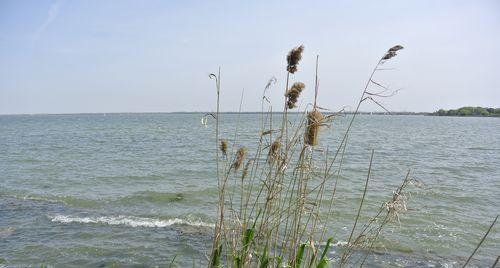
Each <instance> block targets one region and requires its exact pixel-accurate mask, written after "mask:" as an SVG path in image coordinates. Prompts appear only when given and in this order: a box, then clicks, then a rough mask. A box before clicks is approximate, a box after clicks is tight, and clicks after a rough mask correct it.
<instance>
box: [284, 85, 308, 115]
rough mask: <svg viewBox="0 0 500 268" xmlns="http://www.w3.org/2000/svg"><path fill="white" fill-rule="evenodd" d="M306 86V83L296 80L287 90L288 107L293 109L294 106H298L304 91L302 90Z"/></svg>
mask: <svg viewBox="0 0 500 268" xmlns="http://www.w3.org/2000/svg"><path fill="white" fill-rule="evenodd" d="M305 87H306V85H304V83H302V82H295V83H293V85H292V87H291V88H290V89H289V90H287V91H286V93H285V96H286V99H287V101H286V106H287V107H288V109H293V108H294V107H296V104H297V100H298V99H299V96H300V93H301V92H302V90H304V88H305Z"/></svg>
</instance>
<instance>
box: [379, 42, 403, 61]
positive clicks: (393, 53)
mask: <svg viewBox="0 0 500 268" xmlns="http://www.w3.org/2000/svg"><path fill="white" fill-rule="evenodd" d="M401 49H403V46H400V45H396V46H393V47H391V48H389V50H387V52H386V53H385V55H384V57H382V60H388V59H390V58H393V57H395V56H396V55H397V53H396V52H397V51H398V50H401Z"/></svg>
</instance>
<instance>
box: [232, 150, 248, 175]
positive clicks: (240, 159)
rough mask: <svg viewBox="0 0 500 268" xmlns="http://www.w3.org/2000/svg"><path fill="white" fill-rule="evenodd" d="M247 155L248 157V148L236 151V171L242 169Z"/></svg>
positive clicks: (234, 164)
mask: <svg viewBox="0 0 500 268" xmlns="http://www.w3.org/2000/svg"><path fill="white" fill-rule="evenodd" d="M246 155H247V148H246V147H241V148H239V149H238V151H236V159H235V160H234V163H233V168H234V170H238V169H239V168H240V167H241V164H242V163H243V160H245V156H246Z"/></svg>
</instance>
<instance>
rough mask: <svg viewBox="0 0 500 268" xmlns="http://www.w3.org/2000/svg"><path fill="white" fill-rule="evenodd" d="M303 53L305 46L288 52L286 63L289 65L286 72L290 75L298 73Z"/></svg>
mask: <svg viewBox="0 0 500 268" xmlns="http://www.w3.org/2000/svg"><path fill="white" fill-rule="evenodd" d="M302 52H304V45H300V46H298V47H296V48H293V49H292V50H290V52H288V55H287V56H286V61H287V62H288V65H287V66H286V70H287V71H289V72H290V73H292V74H293V73H295V72H296V71H297V65H299V61H300V60H301V59H302Z"/></svg>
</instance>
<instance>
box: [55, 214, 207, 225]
mask: <svg viewBox="0 0 500 268" xmlns="http://www.w3.org/2000/svg"><path fill="white" fill-rule="evenodd" d="M51 221H53V222H59V223H64V224H67V223H93V224H109V225H128V226H132V227H150V228H155V227H156V228H164V227H168V226H171V225H174V224H178V225H182V224H185V225H190V226H196V227H212V228H213V227H215V225H214V224H210V223H206V222H203V221H200V220H198V221H190V220H184V219H179V218H173V219H168V220H160V219H151V218H141V217H133V216H118V217H109V216H102V217H72V216H66V215H56V216H54V217H52V218H51Z"/></svg>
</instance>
